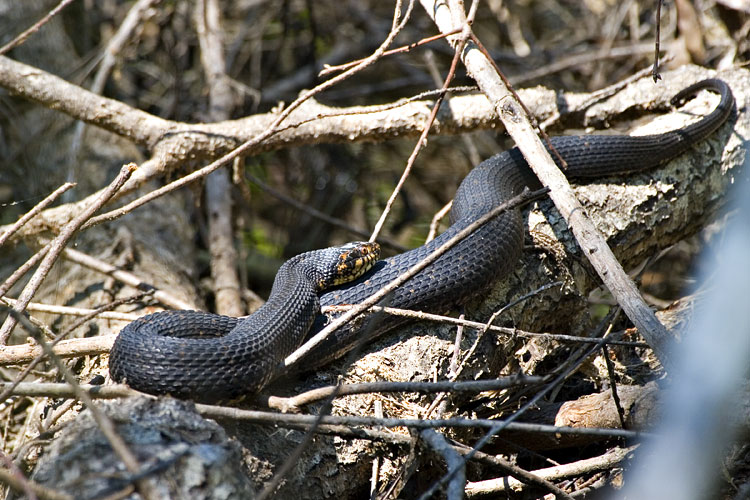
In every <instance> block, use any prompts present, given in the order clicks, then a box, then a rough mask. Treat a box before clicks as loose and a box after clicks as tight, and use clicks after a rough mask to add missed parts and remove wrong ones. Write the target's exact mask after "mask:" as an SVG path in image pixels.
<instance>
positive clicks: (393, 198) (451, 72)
mask: <svg viewBox="0 0 750 500" xmlns="http://www.w3.org/2000/svg"><path fill="white" fill-rule="evenodd" d="M459 43H460V44H462V45H461V46H463V44H465V43H466V37H464V38H462V39H461V42H459ZM459 56H460V51H458V50H456V53H455V54H454V57H453V61H452V62H451V67H450V70H449V71H448V76H446V77H445V81H444V82H443V87H442V89H441V93H440V95H438V98H437V99H436V100H435V104H434V105H433V107H432V111H431V112H430V116H429V118H427V122H426V123H425V125H424V128H423V130H422V134H421V135H420V136H419V139H418V140H417V143H416V144H415V145H414V149H413V150H412V153H411V155H410V156H409V159H408V160H407V162H406V167H405V168H404V172H403V173H402V174H401V178H400V179H399V180H398V183H397V184H396V187H394V188H393V192H392V193H391V196H390V197H389V198H388V201H387V202H386V204H385V207H384V208H383V213H382V214H381V215H380V219H378V222H377V223H376V224H375V229H373V230H372V235H370V241H375V240H376V239H377V238H378V235H379V234H380V230H381V229H382V228H383V224H385V219H386V218H387V217H388V214H389V213H390V211H391V207H392V206H393V203H394V202H395V201H396V198H397V197H398V194H399V193H400V192H401V188H402V187H403V185H404V183H405V182H406V179H407V178H408V177H409V174H410V173H411V169H412V167H413V166H414V162H415V161H416V159H417V156H418V155H419V152H420V151H421V150H422V148H424V147H425V146H426V145H427V136H428V135H429V134H430V129H431V128H432V124H433V122H434V121H435V118H437V114H438V111H439V110H440V105H441V104H442V103H443V100H444V99H445V96H446V94H447V89H448V87H450V83H451V81H453V76H454V75H455V74H456V68H457V67H458V62H459V60H460V57H459Z"/></svg>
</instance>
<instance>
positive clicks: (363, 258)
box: [324, 241, 380, 288]
mask: <svg viewBox="0 0 750 500" xmlns="http://www.w3.org/2000/svg"><path fill="white" fill-rule="evenodd" d="M338 250H339V256H338V261H337V262H336V264H335V269H334V272H333V275H332V276H331V277H330V278H329V280H328V282H327V283H326V284H325V286H324V288H325V287H331V286H336V285H341V284H344V283H348V282H350V281H354V280H355V279H357V278H359V277H360V276H362V275H363V274H365V273H366V272H367V271H369V270H370V268H372V266H373V265H375V263H376V262H377V261H378V258H380V245H379V244H377V243H375V242H369V241H355V242H352V243H347V244H345V245H341V246H340V247H338Z"/></svg>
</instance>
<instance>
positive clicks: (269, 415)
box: [195, 404, 652, 439]
mask: <svg viewBox="0 0 750 500" xmlns="http://www.w3.org/2000/svg"><path fill="white" fill-rule="evenodd" d="M195 408H196V410H198V413H200V414H201V415H203V416H205V417H209V418H228V419H232V420H241V421H245V422H252V423H256V424H263V425H273V426H280V427H286V426H290V425H314V424H315V423H316V422H318V421H319V422H320V423H321V424H325V425H348V426H359V425H363V426H368V427H388V428H392V427H409V428H413V429H437V428H442V427H452V428H478V429H481V428H484V429H492V430H493V431H495V432H499V431H500V430H501V429H502V430H506V429H507V430H508V431H518V432H538V433H543V434H553V435H554V434H565V435H575V436H599V437H621V438H625V439H639V438H647V437H650V436H652V435H651V434H650V433H645V432H638V431H626V430H623V429H604V428H595V427H560V426H555V425H546V424H530V423H524V422H508V421H507V420H492V419H483V418H477V419H472V418H444V419H421V418H375V417H361V416H333V415H327V416H323V417H322V418H320V420H318V419H319V417H320V416H319V415H296V414H292V413H286V414H285V413H276V412H265V411H258V410H241V409H239V408H232V407H229V406H215V405H204V404H196V405H195Z"/></svg>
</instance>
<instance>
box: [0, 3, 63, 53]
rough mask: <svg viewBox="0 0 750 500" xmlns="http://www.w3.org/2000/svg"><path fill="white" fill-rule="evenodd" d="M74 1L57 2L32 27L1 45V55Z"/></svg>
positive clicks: (19, 43)
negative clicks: (55, 5)
mask: <svg viewBox="0 0 750 500" xmlns="http://www.w3.org/2000/svg"><path fill="white" fill-rule="evenodd" d="M72 1H73V0H61V2H60V3H59V4H57V7H55V8H54V9H52V10H51V11H49V12H48V13H47V14H46V15H45V16H44V17H43V18H41V19H40V20H39V21H37V22H35V23H34V24H33V25H32V26H31V27H30V28H28V29H26V30H24V31H23V32H22V33H21V34H20V35H18V36H17V37H15V38H14V39H13V40H11V41H10V42H8V43H6V44H5V45H3V46H2V47H0V55H3V54H5V53H6V52H8V51H9V50H11V49H13V48H15V47H17V46H19V45H21V44H22V43H23V42H25V41H26V39H27V38H28V37H29V36H31V35H32V34H33V33H36V32H37V31H38V30H39V28H41V27H42V26H44V25H45V24H47V22H49V20H50V19H52V18H53V17H55V16H56V15H57V14H58V13H59V12H60V11H61V10H63V9H64V8H65V7H67V6H68V4H69V3H71V2H72Z"/></svg>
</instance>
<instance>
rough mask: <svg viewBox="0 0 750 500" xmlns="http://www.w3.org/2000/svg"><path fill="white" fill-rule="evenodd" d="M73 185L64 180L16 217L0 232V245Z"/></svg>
mask: <svg viewBox="0 0 750 500" xmlns="http://www.w3.org/2000/svg"><path fill="white" fill-rule="evenodd" d="M75 186H76V183H75V182H66V183H65V184H63V185H62V186H60V187H59V188H57V189H55V190H54V191H52V193H51V194H50V195H49V196H47V197H46V198H45V199H43V200H42V201H40V202H39V203H38V204H37V205H36V206H35V207H34V208H32V209H31V210H29V211H28V212H26V213H25V214H24V215H23V216H22V217H21V218H20V219H18V220H17V221H16V222H15V224H13V225H12V226H10V227H9V228H8V229H7V230H6V231H5V232H3V233H0V247H1V246H3V243H5V242H6V241H8V238H10V237H11V235H12V234H14V233H15V232H16V231H18V230H19V229H20V228H21V227H23V225H24V224H26V223H27V222H29V221H30V220H31V219H33V218H34V216H35V215H36V214H38V213H39V212H41V211H42V210H44V209H45V208H47V207H48V206H49V205H50V203H52V202H53V201H55V200H56V199H57V197H58V196H60V195H61V194H63V193H64V192H65V191H67V190H68V189H70V188H72V187H75Z"/></svg>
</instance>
